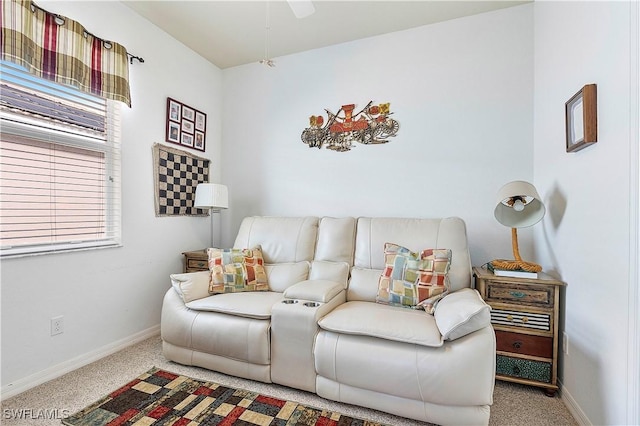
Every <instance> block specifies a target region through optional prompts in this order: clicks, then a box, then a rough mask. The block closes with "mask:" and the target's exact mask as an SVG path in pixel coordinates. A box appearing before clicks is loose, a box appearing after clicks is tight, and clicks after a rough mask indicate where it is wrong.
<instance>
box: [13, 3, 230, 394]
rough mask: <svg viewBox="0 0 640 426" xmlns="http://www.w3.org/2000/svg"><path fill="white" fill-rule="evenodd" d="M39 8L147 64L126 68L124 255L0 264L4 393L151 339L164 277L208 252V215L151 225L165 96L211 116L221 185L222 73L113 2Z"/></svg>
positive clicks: (211, 149)
mask: <svg viewBox="0 0 640 426" xmlns="http://www.w3.org/2000/svg"><path fill="white" fill-rule="evenodd" d="M38 4H39V5H40V6H42V7H44V8H45V9H47V10H49V11H51V12H56V13H59V14H62V15H65V16H68V17H69V18H71V19H75V20H77V21H79V22H80V23H82V24H83V25H84V26H85V27H86V28H87V29H88V30H89V31H91V32H92V33H94V34H96V35H98V36H101V37H104V38H112V39H114V41H117V42H119V43H121V44H123V45H124V46H125V47H126V48H127V49H128V51H129V52H130V53H132V54H134V55H138V56H142V57H143V58H144V59H145V62H144V64H139V63H137V62H134V64H133V65H131V66H130V72H131V91H132V108H131V109H129V108H128V107H126V106H124V105H123V107H122V205H123V210H122V214H123V241H124V247H122V248H113V249H104V250H92V251H85V252H77V253H69V254H55V255H44V256H37V257H25V258H19V259H9V260H3V261H2V289H1V290H2V301H1V303H2V305H1V306H2V317H1V318H2V390H3V393H4V391H10V390H11V389H14V388H16V387H20V386H22V385H28V384H32V383H33V382H34V381H37V380H38V379H40V378H42V377H44V378H46V376H47V375H50V374H54V373H55V372H57V371H59V370H60V369H61V368H63V366H66V365H68V364H69V362H70V361H71V363H72V364H73V362H74V360H75V362H82V360H83V359H86V358H87V354H92V353H101V351H102V350H104V349H105V348H109V347H111V346H112V345H113V344H114V342H120V341H122V340H123V339H124V340H126V339H129V338H131V336H135V335H140V334H141V333H142V335H144V333H145V332H149V331H157V327H158V324H159V322H160V307H161V303H162V296H163V294H164V292H165V291H166V289H167V288H168V287H169V281H168V275H169V274H170V273H173V272H180V271H181V269H182V256H181V252H182V251H185V250H190V249H197V248H200V247H205V246H206V245H208V244H209V239H210V223H211V222H210V219H209V218H208V217H197V218H188V217H175V218H167V217H162V218H156V217H155V211H154V198H153V193H154V187H153V179H152V177H153V173H152V170H153V169H152V150H151V147H152V145H153V144H154V143H155V142H163V141H164V135H165V108H166V98H167V97H172V98H175V99H178V100H180V101H182V102H184V103H186V104H188V105H191V106H193V107H195V108H197V109H199V110H201V111H204V112H205V113H207V114H208V132H207V152H206V156H207V157H209V158H212V159H213V163H212V181H214V182H216V181H219V179H220V155H219V153H220V137H221V134H220V128H221V126H220V114H221V112H220V107H221V92H220V90H221V89H220V82H221V71H220V70H219V69H218V68H216V67H215V66H213V65H211V64H210V63H209V62H207V61H205V60H204V59H203V58H201V57H199V56H198V55H196V54H195V53H193V52H192V51H190V50H188V49H186V48H185V47H184V46H183V45H181V44H179V43H178V42H177V41H176V40H174V39H173V38H171V37H169V36H168V35H167V34H166V33H164V32H161V31H160V30H159V29H158V28H157V27H155V26H153V25H151V24H150V23H149V22H148V21H146V20H144V19H142V18H140V17H139V16H138V15H136V14H135V13H133V12H132V11H130V10H129V9H128V8H126V7H125V6H123V5H122V4H120V3H119V2H53V1H51V2H49V1H41V2H38ZM193 152H194V154H198V152H197V151H193ZM57 315H63V316H64V328H65V331H64V334H62V335H58V336H54V337H51V336H50V328H49V319H50V318H51V317H54V316H57ZM5 396H6V395H5Z"/></svg>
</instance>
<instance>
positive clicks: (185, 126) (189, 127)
mask: <svg viewBox="0 0 640 426" xmlns="http://www.w3.org/2000/svg"><path fill="white" fill-rule="evenodd" d="M182 131H183V132H186V133H193V121H189V120H182Z"/></svg>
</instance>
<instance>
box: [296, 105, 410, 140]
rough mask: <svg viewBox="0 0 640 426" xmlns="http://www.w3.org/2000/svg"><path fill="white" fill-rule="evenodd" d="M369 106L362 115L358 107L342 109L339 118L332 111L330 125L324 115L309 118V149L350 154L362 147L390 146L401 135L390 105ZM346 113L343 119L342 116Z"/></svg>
mask: <svg viewBox="0 0 640 426" xmlns="http://www.w3.org/2000/svg"><path fill="white" fill-rule="evenodd" d="M372 103H373V101H371V102H369V103H368V104H367V106H365V107H364V108H363V109H362V110H361V111H360V112H358V113H356V114H354V113H353V111H354V109H355V104H350V105H342V108H340V109H339V110H338V113H337V114H334V113H332V112H331V111H329V110H328V109H325V111H326V112H327V117H328V119H327V122H326V124H325V122H324V118H323V117H322V116H321V115H318V116H316V115H312V116H311V117H309V127H307V128H306V129H304V130H303V131H302V135H301V139H302V142H304V143H306V144H307V145H308V146H309V148H318V149H320V148H322V146H325V147H326V148H327V149H333V150H334V151H339V152H343V151H349V150H350V149H351V148H353V147H354V146H356V145H355V144H354V142H358V143H361V144H365V145H369V144H379V143H387V142H389V141H388V139H389V138H390V137H393V136H395V135H396V133H398V129H399V128H400V124H398V122H397V121H396V120H394V119H392V118H390V117H389V115H391V114H393V113H392V112H390V111H389V105H390V104H389V103H386V104H380V105H371V104H372ZM341 113H342V115H341Z"/></svg>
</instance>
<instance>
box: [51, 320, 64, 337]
mask: <svg viewBox="0 0 640 426" xmlns="http://www.w3.org/2000/svg"><path fill="white" fill-rule="evenodd" d="M63 318H64V317H63V316H62V315H60V316H59V317H53V318H51V335H52V336H55V335H56V334H62V333H63V332H64V322H63Z"/></svg>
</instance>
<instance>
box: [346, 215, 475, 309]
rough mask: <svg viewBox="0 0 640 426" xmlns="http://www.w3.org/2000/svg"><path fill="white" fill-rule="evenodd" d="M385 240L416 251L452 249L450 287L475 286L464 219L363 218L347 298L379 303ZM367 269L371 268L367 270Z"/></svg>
mask: <svg viewBox="0 0 640 426" xmlns="http://www.w3.org/2000/svg"><path fill="white" fill-rule="evenodd" d="M385 243H395V244H399V245H401V246H404V247H406V248H408V249H409V250H412V251H415V252H419V251H421V250H424V249H430V248H433V249H435V248H438V249H450V250H451V252H452V254H451V266H450V268H449V274H448V276H449V282H450V290H451V291H456V290H458V289H461V288H466V287H471V276H472V275H471V257H470V255H469V247H468V243H467V229H466V225H465V223H464V221H463V220H462V219H460V218H456V217H450V218H444V219H410V218H359V219H358V222H357V225H356V246H355V258H354V268H353V269H354V270H352V278H351V281H350V282H349V290H348V293H347V300H366V301H371V302H375V296H376V294H377V290H378V278H379V277H380V275H381V274H382V271H383V269H384V267H385V256H384V246H385ZM355 270H359V271H358V272H357V273H356V275H358V276H357V278H358V279H356V280H354V279H353V278H354V272H355ZM363 270H370V271H369V273H364V271H363Z"/></svg>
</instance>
